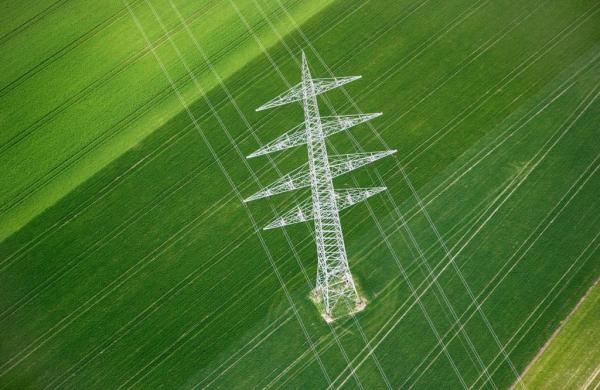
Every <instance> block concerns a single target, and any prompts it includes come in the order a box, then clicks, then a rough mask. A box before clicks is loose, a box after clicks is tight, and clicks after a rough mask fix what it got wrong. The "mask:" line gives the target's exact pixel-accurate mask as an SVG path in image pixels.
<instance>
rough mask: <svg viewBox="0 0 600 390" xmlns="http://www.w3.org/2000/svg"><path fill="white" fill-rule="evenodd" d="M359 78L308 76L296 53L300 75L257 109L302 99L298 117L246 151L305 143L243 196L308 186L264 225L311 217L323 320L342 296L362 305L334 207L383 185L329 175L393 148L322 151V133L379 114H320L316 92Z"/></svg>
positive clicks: (350, 202) (344, 205)
mask: <svg viewBox="0 0 600 390" xmlns="http://www.w3.org/2000/svg"><path fill="white" fill-rule="evenodd" d="M359 78H360V76H354V77H339V78H327V79H313V78H312V77H311V74H310V69H309V67H308V63H307V61H306V56H305V55H304V53H302V81H301V82H300V83H299V84H297V85H295V86H294V87H292V88H290V89H289V90H288V91H286V92H284V93H283V94H281V95H279V96H278V97H276V98H275V99H273V100H271V101H270V102H268V103H266V104H264V105H262V106H261V107H259V108H258V109H257V111H261V110H264V109H267V108H272V107H277V106H280V105H284V104H287V103H291V102H297V101H302V104H303V107H304V123H301V124H300V125H298V126H296V127H294V128H293V129H292V130H290V131H289V132H287V133H286V134H284V135H282V136H281V137H279V138H277V139H276V140H274V141H273V142H270V143H269V144H267V145H265V146H263V147H262V148H260V149H259V150H257V151H256V152H254V153H252V154H250V155H249V156H248V158H251V157H256V156H260V155H263V154H267V153H272V152H276V151H279V150H283V149H287V148H290V147H294V146H298V145H303V144H306V145H307V149H308V164H307V165H305V166H303V167H300V168H298V169H296V170H294V171H292V172H290V173H289V174H287V175H285V176H284V177H282V178H280V179H279V180H277V181H275V182H274V183H272V184H271V185H269V186H267V187H266V188H264V189H262V190H261V191H259V192H257V193H256V194H254V195H252V196H250V197H249V198H247V199H245V201H246V202H247V201H251V200H255V199H260V198H263V197H267V196H271V195H275V194H278V193H282V192H287V191H292V190H295V189H298V188H304V187H309V186H310V188H311V199H310V202H309V201H305V202H304V203H302V204H301V205H299V206H296V207H295V208H293V209H292V210H290V211H289V212H287V213H285V214H284V215H283V216H281V217H280V218H278V219H277V220H275V221H273V222H271V223H270V224H268V225H267V226H266V227H265V229H272V228H275V227H281V226H285V225H290V224H293V223H298V222H304V221H309V220H311V219H312V220H314V224H315V241H316V245H317V256H318V263H317V265H318V267H317V282H316V288H315V293H316V296H317V298H318V299H319V300H320V301H322V303H323V306H324V310H325V318H326V319H327V320H332V319H333V317H334V309H336V307H337V306H338V304H339V303H340V302H341V301H344V303H345V305H344V309H346V310H345V311H348V312H352V311H357V310H360V309H361V308H362V307H363V306H364V301H363V300H362V298H361V297H360V295H359V294H358V291H357V289H356V286H355V284H354V280H353V278H352V274H351V273H350V267H349V265H348V257H347V255H346V247H345V244H344V235H343V232H342V226H341V223H340V216H339V212H340V210H342V209H345V208H347V207H350V206H352V205H354V204H356V203H358V202H360V201H362V200H364V199H367V198H368V197H370V196H372V195H374V194H376V193H378V192H381V191H383V190H385V189H386V188H385V187H374V188H354V189H342V190H335V189H334V187H333V178H334V177H336V176H339V175H342V174H344V173H346V172H349V171H352V170H354V169H356V168H359V167H361V166H363V165H366V164H369V163H371V162H374V161H376V160H378V159H380V158H382V157H385V156H388V155H390V154H392V153H394V152H395V150H391V151H382V152H372V153H354V154H347V155H336V156H329V155H328V153H327V147H326V145H325V138H326V137H328V136H330V135H332V134H335V133H337V132H340V131H343V130H346V129H349V128H351V127H353V126H355V125H357V124H359V123H363V122H366V121H368V120H370V119H372V118H375V117H377V116H379V115H381V113H375V114H358V115H344V116H333V117H321V115H320V113H319V105H318V103H317V95H319V94H321V93H323V92H326V91H328V90H331V89H334V88H337V87H340V86H342V85H344V84H346V83H349V82H351V81H354V80H356V79H359ZM348 308H349V309H350V310H347V309H348Z"/></svg>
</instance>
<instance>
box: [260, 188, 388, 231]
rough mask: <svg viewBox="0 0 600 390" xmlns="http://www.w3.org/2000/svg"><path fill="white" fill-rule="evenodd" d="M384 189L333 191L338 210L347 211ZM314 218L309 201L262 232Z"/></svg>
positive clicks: (272, 222)
mask: <svg viewBox="0 0 600 390" xmlns="http://www.w3.org/2000/svg"><path fill="white" fill-rule="evenodd" d="M385 190H386V187H372V188H345V189H340V190H336V191H335V197H336V201H337V207H338V210H344V209H347V208H348V207H350V206H353V205H355V204H357V203H359V202H362V201H363V200H365V199H367V198H369V197H371V196H373V195H375V194H378V193H380V192H382V191H385ZM313 218H314V214H313V208H312V202H311V199H307V200H305V201H304V202H302V203H301V204H299V205H297V206H295V207H294V208H292V209H291V210H289V211H288V212H286V213H285V214H283V215H282V216H281V217H279V218H277V219H275V220H273V221H271V222H270V223H269V224H268V225H267V226H265V227H264V228H263V229H264V230H269V229H275V228H279V227H282V226H287V225H293V224H295V223H300V222H307V221H311V220H312V219H313Z"/></svg>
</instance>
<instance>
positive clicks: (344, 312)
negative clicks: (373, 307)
mask: <svg viewBox="0 0 600 390" xmlns="http://www.w3.org/2000/svg"><path fill="white" fill-rule="evenodd" d="M359 294H360V293H359ZM309 297H310V300H311V301H312V302H313V303H314V304H315V306H316V307H317V310H318V311H319V314H321V317H323V319H324V320H325V322H327V323H332V322H333V321H335V320H338V319H340V318H343V317H347V316H352V315H354V314H356V313H359V312H361V311H363V310H364V309H365V307H367V299H366V298H364V297H363V296H360V295H359V296H358V299H357V300H356V301H354V302H349V301H345V302H344V301H342V300H340V301H339V302H338V304H337V305H336V307H335V308H334V310H333V313H327V312H326V310H325V304H324V302H323V294H322V293H321V291H320V289H317V288H315V289H313V290H312V291H311V292H310V296H309Z"/></svg>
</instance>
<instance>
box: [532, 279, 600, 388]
mask: <svg viewBox="0 0 600 390" xmlns="http://www.w3.org/2000/svg"><path fill="white" fill-rule="evenodd" d="M599 323H600V288H599V286H598V284H596V285H595V286H594V287H592V290H591V291H590V292H589V293H588V294H587V295H586V296H585V298H584V300H583V301H582V302H581V303H580V304H579V305H578V306H577V308H576V309H575V311H574V312H573V313H572V314H571V315H570V316H569V317H568V319H567V320H566V322H565V323H564V324H563V325H562V326H561V328H560V330H559V331H558V332H557V333H556V334H555V336H554V337H553V338H552V339H551V340H550V341H549V342H548V343H547V344H546V346H545V347H544V349H543V351H542V353H541V355H539V358H538V359H536V360H535V361H534V362H533V364H532V365H531V366H530V367H529V368H528V370H527V372H526V373H525V375H524V376H523V381H524V383H525V384H526V385H527V386H528V387H529V388H533V389H595V388H596V387H597V386H598V385H599V384H600V365H599V364H598V362H599V361H600V341H599V340H600V337H599V336H600V335H599V332H600V329H599V327H598V324H599Z"/></svg>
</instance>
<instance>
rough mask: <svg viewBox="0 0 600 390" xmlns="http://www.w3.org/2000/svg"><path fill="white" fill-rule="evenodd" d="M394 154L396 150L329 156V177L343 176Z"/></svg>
mask: <svg viewBox="0 0 600 390" xmlns="http://www.w3.org/2000/svg"><path fill="white" fill-rule="evenodd" d="M394 153H396V150H385V151H381V152H366V153H351V154H339V155H334V156H331V157H330V159H329V167H330V168H331V176H332V177H336V176H340V175H343V174H344V173H346V172H350V171H353V170H355V169H357V168H360V167H362V166H365V165H367V164H371V163H372V162H375V161H377V160H379V159H381V158H384V157H387V156H390V155H392V154H394Z"/></svg>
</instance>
